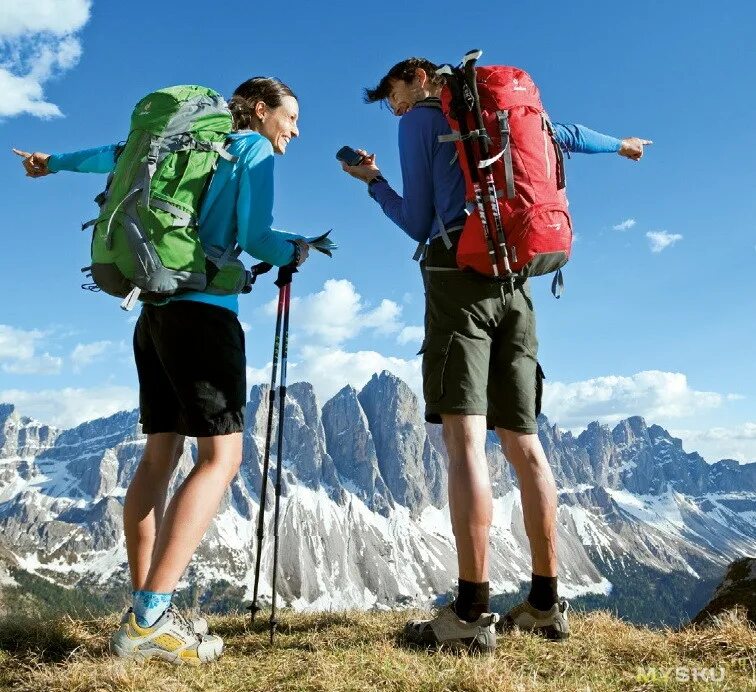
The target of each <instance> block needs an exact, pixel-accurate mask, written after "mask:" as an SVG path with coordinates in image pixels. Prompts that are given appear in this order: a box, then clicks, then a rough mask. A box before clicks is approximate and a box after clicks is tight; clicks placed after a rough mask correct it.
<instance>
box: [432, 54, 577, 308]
mask: <svg viewBox="0 0 756 692" xmlns="http://www.w3.org/2000/svg"><path fill="white" fill-rule="evenodd" d="M480 54H481V51H471V52H470V53H468V54H467V55H466V56H465V58H464V59H463V61H462V65H461V66H460V67H451V66H449V65H446V66H444V67H442V68H441V69H440V70H439V73H440V74H442V75H444V76H445V77H446V85H445V86H444V89H443V91H442V92H441V107H442V109H443V112H444V114H445V115H446V118H447V120H448V121H449V124H450V125H451V128H452V133H453V134H451V135H448V136H446V137H442V138H441V139H442V140H444V141H454V142H455V144H456V147H457V152H458V154H459V160H460V163H461V164H462V171H463V173H464V176H465V185H466V191H467V200H468V202H469V203H472V204H474V206H475V207H476V209H473V211H472V213H470V214H469V215H468V217H467V220H466V221H465V226H464V228H463V230H462V236H461V238H460V240H459V245H458V248H457V264H458V265H459V267H460V268H461V269H464V268H467V267H469V268H472V269H474V270H475V271H477V272H480V273H481V274H485V275H487V276H494V277H497V278H500V279H510V280H512V279H513V278H514V277H515V276H516V275H519V276H523V277H525V276H538V275H541V274H549V273H551V272H554V271H556V272H557V275H556V276H555V277H554V283H553V285H552V291H553V292H554V294H555V295H556V296H557V297H559V293H560V292H561V288H562V286H563V283H562V276H561V271H560V269H561V267H563V266H564V265H565V264H566V262H567V260H568V259H569V256H570V248H571V245H572V222H571V220H570V215H569V213H568V211H567V195H566V194H565V176H564V160H563V157H562V150H561V147H560V145H559V143H558V142H557V140H556V138H555V136H554V129H553V127H552V124H551V121H550V120H549V117H548V115H547V114H546V111H545V110H544V108H543V104H542V103H541V98H540V96H539V93H538V88H537V87H536V85H535V84H534V82H533V80H532V79H531V78H530V76H529V75H528V74H527V72H524V71H523V70H520V69H518V68H516V67H502V66H490V67H478V68H476V67H475V61H476V60H477V58H478V57H479V56H480Z"/></svg>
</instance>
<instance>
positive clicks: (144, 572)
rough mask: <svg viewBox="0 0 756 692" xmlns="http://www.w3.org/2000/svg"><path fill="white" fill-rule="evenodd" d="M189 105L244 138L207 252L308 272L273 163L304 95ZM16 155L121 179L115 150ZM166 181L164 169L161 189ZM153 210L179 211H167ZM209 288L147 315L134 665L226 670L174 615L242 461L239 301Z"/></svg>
mask: <svg viewBox="0 0 756 692" xmlns="http://www.w3.org/2000/svg"><path fill="white" fill-rule="evenodd" d="M187 89H195V88H194V87H174V88H170V89H168V90H165V91H164V92H161V94H158V95H157V97H156V98H155V99H154V101H153V102H149V103H148V104H146V105H144V106H143V113H146V114H147V116H146V117H153V116H156V114H155V111H156V110H157V109H158V106H159V105H160V99H161V98H162V99H163V103H164V104H165V103H172V102H173V101H171V100H170V99H172V98H174V97H175V95H176V94H177V93H179V94H180V93H183V92H185V91H186V90H187ZM196 89H198V90H201V88H196ZM213 103H215V106H213ZM154 104H158V106H155V107H153V108H151V109H150V108H148V106H150V105H154ZM189 105H190V106H191V108H188V107H185V108H184V109H183V110H182V111H180V115H182V116H183V120H182V121H181V123H183V125H184V127H186V122H187V119H188V118H189V117H190V115H191V113H197V112H199V111H200V109H201V108H205V107H208V108H215V110H214V111H212V113H211V115H212V117H213V118H215V121H217V120H218V119H219V118H220V117H224V118H229V127H230V129H231V130H232V132H231V133H230V134H229V136H228V143H227V147H228V151H227V152H226V153H227V156H224V157H222V158H221V159H219V160H218V164H217V169H216V171H215V173H214V175H213V177H212V181H211V183H210V185H209V187H208V189H207V193H206V195H205V196H204V202H203V203H202V206H201V211H200V214H199V236H200V239H201V241H202V247H203V249H206V248H212V247H217V248H229V247H230V248H235V247H237V244H238V247H239V248H241V249H242V250H244V251H246V252H247V253H249V254H250V255H252V256H254V257H257V258H259V259H261V260H263V261H264V262H267V263H269V264H272V265H276V266H290V267H296V266H299V265H300V264H301V263H302V262H304V261H305V259H306V257H307V253H308V247H309V246H308V243H307V242H306V241H305V240H304V239H302V237H301V236H297V235H292V234H288V233H284V232H282V231H276V230H273V229H272V228H271V226H272V223H273V155H274V154H284V153H285V152H286V148H287V146H288V144H289V142H290V141H291V140H292V139H294V138H295V137H298V136H299V129H298V127H297V120H298V117H299V104H298V101H297V98H296V96H295V95H294V92H293V91H292V90H291V89H290V88H289V87H288V86H286V84H284V83H283V82H281V81H280V80H278V79H275V78H268V77H253V78H252V79H249V80H247V81H246V82H244V83H243V84H241V85H240V86H239V87H237V89H236V90H235V91H234V94H233V97H232V98H231V100H230V102H229V104H228V108H226V105H225V104H220V103H219V102H218V101H217V100H216V98H215V96H208V95H206V94H203V95H201V96H200V98H199V99H196V100H194V101H192V102H190V104H189ZM229 109H230V113H229ZM143 113H140V114H139V115H140V116H141V115H142V114H143ZM157 115H160V114H157ZM181 123H179V124H181ZM126 146H127V147H128V144H127V145H126ZM184 148H186V147H184ZM14 151H15V153H16V154H18V155H19V156H21V157H22V158H23V165H24V168H25V170H26V173H27V175H28V176H30V177H32V178H38V177H41V176H45V175H47V174H49V173H56V172H58V171H63V170H68V171H78V172H94V173H109V172H112V171H113V170H114V168H116V166H117V160H118V153H117V147H116V146H115V145H108V146H104V147H100V148H97V149H87V150H84V151H79V152H74V153H68V154H53V155H49V154H43V153H40V152H35V153H28V152H23V151H19V150H14ZM202 151H206V149H204V150H202ZM121 155H123V154H121ZM138 162H139V161H138V160H137V163H138ZM161 170H162V169H161V167H160V166H158V167H157V171H156V172H154V175H155V177H156V178H158V177H159V176H160V174H161ZM114 180H115V178H114ZM125 201H126V198H125V199H124V202H125ZM152 204H153V206H157V207H158V208H160V209H162V208H169V207H168V205H166V203H165V202H164V201H160V202H158V203H157V204H154V202H153V203H152ZM158 205H161V206H158ZM124 208H125V205H124ZM114 217H115V212H114V213H113V218H114ZM111 220H112V219H111ZM178 225H179V226H181V224H178ZM203 261H204V260H203ZM184 273H186V272H184ZM219 274H220V272H219ZM210 287H211V285H210V286H209V287H208V290H204V291H200V290H196V291H189V292H184V293H182V294H181V295H177V296H174V297H173V298H170V299H168V300H166V301H163V302H162V303H160V304H150V303H145V304H144V306H143V308H142V311H141V314H140V316H139V319H138V321H137V323H136V327H135V330H134V357H135V360H136V368H137V373H138V377H139V412H140V421H141V423H142V429H143V432H144V433H145V434H146V435H147V440H146V444H145V449H144V453H143V455H142V459H141V461H140V462H139V466H138V468H137V470H136V473H135V474H134V477H133V478H132V480H131V483H130V485H129V489H128V491H127V493H126V498H125V502H124V511H123V521H124V533H125V537H126V552H127V554H128V561H129V569H130V572H131V582H132V588H133V599H132V607H131V608H129V609H128V610H127V611H126V613H124V615H123V618H122V619H121V623H120V626H119V628H118V629H117V630H116V631H115V632H114V633H113V636H112V638H111V648H112V650H113V652H114V653H115V654H116V655H118V656H121V657H124V658H130V659H137V660H144V659H149V658H158V659H162V660H166V661H169V662H171V663H174V664H194V665H197V664H201V663H207V662H210V661H213V660H215V659H217V658H218V657H219V656H220V654H221V652H222V650H223V642H222V640H221V638H220V637H217V636H212V635H209V634H207V623H206V622H205V621H204V620H201V621H189V620H188V619H187V618H186V617H184V615H182V614H181V613H180V612H179V611H178V610H177V609H176V608H175V606H173V605H172V604H171V597H172V595H173V591H174V589H175V588H176V585H177V584H178V581H179V579H180V578H181V576H182V574H183V573H184V570H185V569H186V567H187V565H188V564H189V561H190V560H191V558H192V555H193V554H194V552H195V550H196V548H197V546H198V545H199V543H200V541H201V540H202V537H203V536H204V534H205V531H206V530H207V528H208V526H209V525H210V522H211V521H212V519H213V517H214V516H215V514H216V512H217V509H218V506H219V504H220V502H221V499H222V498H223V494H224V493H225V492H226V489H227V488H228V486H229V484H230V483H231V481H232V479H233V478H234V476H235V475H236V473H237V471H238V470H239V465H240V464H241V460H242V435H243V431H244V414H245V405H246V398H247V390H246V385H245V381H246V371H245V365H246V357H245V349H244V333H243V331H242V328H241V326H240V323H239V319H238V312H239V301H238V295H237V292H238V290H237V289H231V290H229V291H227V292H225V293H224V294H221V293H220V292H219V291H218V290H214V291H212V290H210ZM185 436H190V437H196V438H197V462H196V464H195V465H194V468H193V469H192V471H191V472H190V473H189V475H188V476H187V478H186V479H185V480H184V481H183V483H182V484H181V485H180V486H179V487H178V488H177V489H176V492H175V494H174V496H173V498H172V499H171V500H170V502H169V503H168V502H167V498H166V494H167V490H168V485H169V481H170V479H171V476H172V474H173V471H174V469H175V466H176V462H177V461H178V458H179V456H180V455H181V453H182V452H183V449H184V438H185Z"/></svg>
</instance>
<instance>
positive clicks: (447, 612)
mask: <svg viewBox="0 0 756 692" xmlns="http://www.w3.org/2000/svg"><path fill="white" fill-rule="evenodd" d="M498 620H499V616H498V615H497V614H496V613H483V614H482V615H481V616H480V617H479V618H478V619H477V620H476V621H475V622H467V621H465V620H460V618H459V617H457V613H456V612H455V610H454V604H453V603H451V604H449V605H447V606H445V607H443V608H441V609H439V610H438V611H437V612H436V613H435V614H434V616H433V617H432V618H431V619H430V620H410V621H409V622H408V623H407V624H406V625H405V627H404V633H403V636H404V640H405V641H407V642H409V643H411V644H419V645H422V646H426V647H434V648H439V649H441V648H444V647H446V648H451V649H455V650H462V651H468V652H477V653H482V654H492V653H493V652H494V650H495V649H496V630H495V629H494V625H495V624H496V623H497V622H498Z"/></svg>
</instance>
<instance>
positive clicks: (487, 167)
mask: <svg viewBox="0 0 756 692" xmlns="http://www.w3.org/2000/svg"><path fill="white" fill-rule="evenodd" d="M481 55H483V51H482V50H471V51H469V52H468V53H466V54H465V56H464V58H462V70H463V74H464V75H465V81H466V83H467V88H468V89H469V90H470V93H471V95H472V101H473V106H472V112H473V115H474V116H475V122H476V125H477V127H478V132H479V133H480V136H479V138H478V141H479V142H480V151H481V153H482V154H483V160H482V161H481V162H480V167H479V171H480V172H481V173H482V174H483V176H484V179H485V183H486V187H487V189H488V201H489V204H490V205H491V215H492V216H493V220H494V227H495V230H496V242H498V243H499V252H500V254H501V259H502V261H503V262H504V271H505V272H506V274H507V275H508V276H509V287H510V290H511V291H512V292H514V276H513V274H512V267H511V265H510V264H509V252H507V238H506V235H505V234H504V224H503V222H502V220H501V210H500V209H499V201H498V197H497V196H496V182H495V181H494V176H493V170H492V168H491V164H492V163H493V162H494V161H496V160H497V159H498V158H500V156H501V154H499V156H496V157H494V158H493V159H490V158H489V153H490V149H489V146H488V133H487V131H486V125H485V123H484V122H483V113H482V112H481V109H480V96H479V95H478V80H477V78H476V75H475V63H476V62H477V60H478V58H479V57H480V56H481ZM501 145H502V147H503V146H504V142H502V143H501ZM503 152H504V150H503V149H502V152H501V153H502V154H503Z"/></svg>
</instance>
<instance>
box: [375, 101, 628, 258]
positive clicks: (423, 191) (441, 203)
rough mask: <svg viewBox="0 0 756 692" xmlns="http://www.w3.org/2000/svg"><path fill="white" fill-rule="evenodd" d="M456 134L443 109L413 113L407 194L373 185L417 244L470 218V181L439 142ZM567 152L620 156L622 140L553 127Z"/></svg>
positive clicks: (406, 122)
mask: <svg viewBox="0 0 756 692" xmlns="http://www.w3.org/2000/svg"><path fill="white" fill-rule="evenodd" d="M450 132H451V129H450V127H449V123H448V122H447V120H446V118H445V117H444V115H443V113H442V112H441V110H440V109H438V108H413V109H412V110H410V111H408V112H407V113H405V114H404V115H403V116H402V118H401V120H400V121H399V161H400V164H401V170H402V183H403V188H404V189H403V193H402V195H399V194H398V193H397V192H396V191H395V190H394V189H393V188H392V187H391V185H390V184H389V183H388V182H383V181H378V182H376V183H373V184H372V185H371V186H370V188H369V190H370V195H371V197H373V199H375V201H376V202H378V204H380V206H381V209H383V212H384V214H386V216H388V217H389V218H390V219H391V220H392V221H393V222H394V223H395V224H396V225H397V226H399V227H400V228H401V229H402V230H403V231H404V232H405V233H406V234H407V235H408V236H410V237H411V238H413V239H414V240H416V241H417V242H418V243H424V242H426V241H428V240H430V239H432V238H435V237H436V236H437V235H438V234H439V232H440V227H439V222H438V217H440V218H441V221H442V222H443V224H444V226H445V227H449V226H451V225H452V224H453V222H455V221H459V219H461V218H463V217H464V215H465V180H464V177H463V175H462V169H461V167H460V166H459V165H458V164H457V163H456V159H455V154H456V149H455V147H454V144H453V143H452V142H439V141H438V137H439V135H448V134H449V133H450ZM554 134H555V136H556V139H557V141H558V142H559V144H560V146H561V147H562V149H564V150H565V151H569V152H575V153H583V154H597V153H606V152H616V151H618V150H619V148H620V146H621V145H622V141H621V140H619V139H616V138H615V137H609V136H608V135H603V134H601V133H599V132H595V131H594V130H590V129H588V128H587V127H584V126H583V125H564V124H561V123H554Z"/></svg>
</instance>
